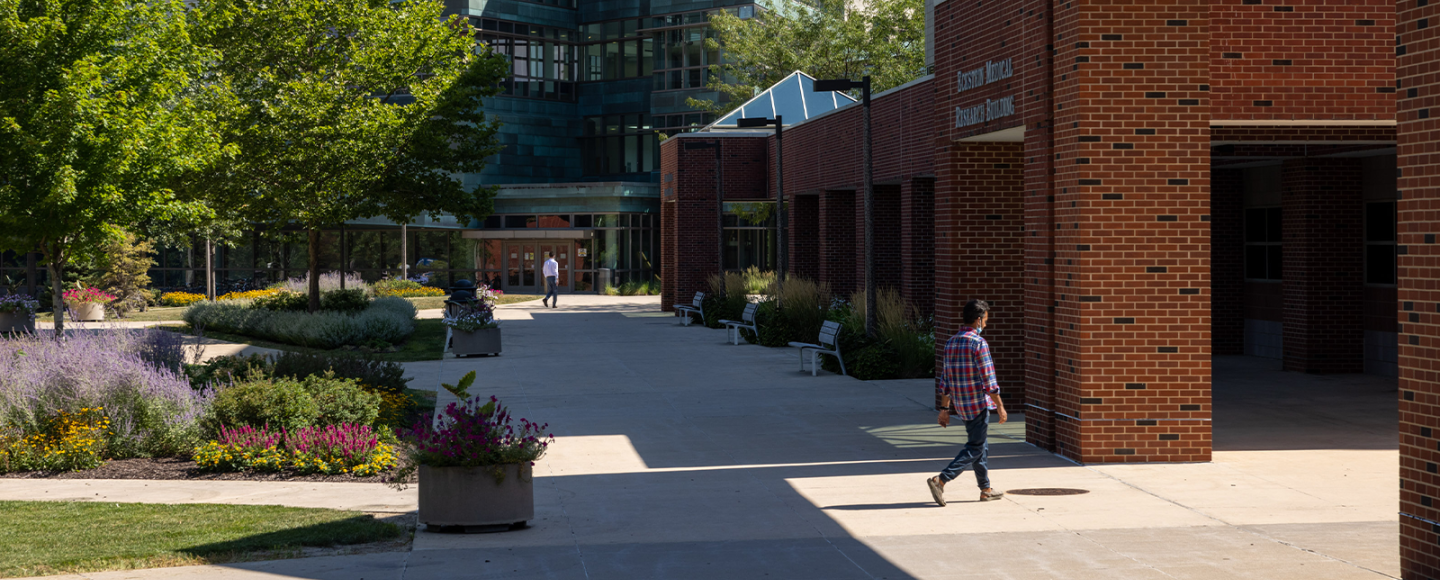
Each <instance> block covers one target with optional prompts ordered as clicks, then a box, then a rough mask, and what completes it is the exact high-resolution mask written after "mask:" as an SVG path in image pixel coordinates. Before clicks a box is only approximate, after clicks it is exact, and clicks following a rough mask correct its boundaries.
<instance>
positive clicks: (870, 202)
mask: <svg viewBox="0 0 1440 580" xmlns="http://www.w3.org/2000/svg"><path fill="white" fill-rule="evenodd" d="M850 89H860V96H861V99H860V102H861V104H862V106H863V107H862V110H863V113H862V114H863V116H864V127H865V131H864V137H863V141H864V142H863V143H862V145H861V155H862V157H864V159H863V160H862V161H861V165H863V167H864V173H865V335H866V336H868V337H870V338H875V326H876V313H875V184H874V152H873V151H872V150H871V148H870V77H869V75H866V76H865V77H864V78H862V79H861V80H859V81H852V80H850V79H832V80H823V81H815V88H814V91H815V92H817V93H819V92H830V91H848V90H850Z"/></svg>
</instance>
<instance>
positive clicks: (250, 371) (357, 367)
mask: <svg viewBox="0 0 1440 580" xmlns="http://www.w3.org/2000/svg"><path fill="white" fill-rule="evenodd" d="M326 373H333V374H334V376H336V377H338V378H342V379H354V380H355V381H357V382H359V383H360V384H362V385H365V386H366V387H369V388H370V389H371V390H374V391H380V392H388V393H397V394H398V393H403V392H404V391H405V386H406V384H408V383H409V382H410V379H407V378H405V366H404V365H401V364H400V363H397V362H391V361H384V360H378V359H374V358H370V357H367V356H364V355H359V354H350V353H344V354H340V353H336V354H314V353H302V352H291V351H282V352H280V353H279V354H276V355H258V354H252V355H250V356H241V355H231V356H222V357H216V358H213V359H210V361H209V362H206V363H204V364H198V365H190V366H189V367H188V368H186V374H188V375H189V377H190V382H191V384H192V385H193V386H194V387H195V388H197V389H198V388H202V387H205V386H207V385H212V384H216V385H223V384H230V383H232V382H235V381H241V380H246V379H265V378H272V377H285V378H292V379H303V378H306V377H312V376H324V375H325V374H326Z"/></svg>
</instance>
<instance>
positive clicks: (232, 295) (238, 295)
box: [215, 288, 280, 302]
mask: <svg viewBox="0 0 1440 580" xmlns="http://www.w3.org/2000/svg"><path fill="white" fill-rule="evenodd" d="M279 291H280V289H279V288H267V289H265V290H246V291H244V292H226V293H224V294H221V295H220V296H216V297H215V299H216V300H219V301H222V302H224V301H230V300H254V299H256V298H264V297H266V296H270V295H272V294H275V293H277V292H279Z"/></svg>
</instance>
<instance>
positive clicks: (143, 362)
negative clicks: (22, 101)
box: [0, 330, 210, 469]
mask: <svg viewBox="0 0 1440 580" xmlns="http://www.w3.org/2000/svg"><path fill="white" fill-rule="evenodd" d="M182 357H183V351H181V349H180V345H179V343H178V338H177V337H176V335H175V334H174V333H169V332H164V331H158V330H145V331H139V330H136V331H124V330H115V331H108V332H105V333H74V334H71V335H69V336H67V337H66V339H65V340H63V341H57V340H54V339H52V338H50V337H48V336H34V335H31V336H23V337H19V338H13V339H9V340H0V369H4V371H3V372H0V429H3V430H4V432H5V433H6V434H7V435H8V437H9V440H10V442H11V444H12V445H11V447H10V448H11V449H14V447H13V443H14V441H15V440H16V438H17V437H20V438H29V437H34V436H37V435H42V436H44V437H46V438H48V439H47V440H48V441H51V442H52V443H53V442H56V441H63V440H65V439H66V437H62V436H60V435H57V434H59V433H65V432H69V431H66V429H65V428H62V427H59V426H57V425H59V423H57V421H61V422H64V421H69V420H71V419H74V418H75V417H76V416H75V415H71V416H69V417H70V419H66V418H65V417H67V416H66V415H64V414H63V411H64V410H72V412H74V413H81V414H84V413H89V412H93V411H73V410H76V409H91V410H94V409H103V413H104V416H105V417H106V418H107V420H108V422H109V424H108V425H107V429H106V431H105V437H104V445H103V455H104V457H106V458H122V457H138V456H163V455H176V454H181V453H184V452H186V451H188V450H189V449H190V448H191V447H193V446H194V445H195V443H196V442H197V441H198V440H199V438H200V434H201V431H200V427H199V420H200V418H201V416H202V415H203V414H204V412H205V409H206V407H207V405H208V402H209V399H210V393H209V392H208V391H203V390H202V391H197V390H194V389H192V388H191V387H190V382H189V381H188V380H186V379H185V378H184V376H183V375H181V374H180V373H179V366H180V361H181V358H182ZM86 416H88V415H86ZM87 420H88V419H87ZM32 441H34V440H32ZM52 446H53V445H52ZM32 447H33V446H32ZM22 453H23V452H22ZM12 456H13V454H12ZM11 468H14V467H13V466H12V467H10V468H7V469H11Z"/></svg>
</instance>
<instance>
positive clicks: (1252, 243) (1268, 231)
mask: <svg viewBox="0 0 1440 580" xmlns="http://www.w3.org/2000/svg"><path fill="white" fill-rule="evenodd" d="M1280 215H1281V214H1280V208H1278V207H1265V208H1251V209H1247V210H1245V278H1246V279H1247V280H1264V281H1278V280H1280V279H1281V277H1280V273H1281V271H1282V258H1283V255H1284V253H1283V249H1282V245H1281V239H1282V238H1281V232H1280V226H1281V219H1280Z"/></svg>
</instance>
